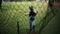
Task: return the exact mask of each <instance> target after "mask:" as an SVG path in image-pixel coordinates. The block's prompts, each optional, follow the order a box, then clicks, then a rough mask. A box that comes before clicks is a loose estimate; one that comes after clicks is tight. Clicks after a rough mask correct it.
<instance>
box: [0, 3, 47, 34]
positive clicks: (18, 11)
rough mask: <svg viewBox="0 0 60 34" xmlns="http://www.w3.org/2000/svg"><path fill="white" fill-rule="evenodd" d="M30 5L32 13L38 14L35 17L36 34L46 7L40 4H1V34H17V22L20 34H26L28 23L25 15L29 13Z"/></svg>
mask: <svg viewBox="0 0 60 34" xmlns="http://www.w3.org/2000/svg"><path fill="white" fill-rule="evenodd" d="M30 5H33V6H34V11H37V10H38V12H39V13H38V14H37V16H36V17H35V26H36V32H38V31H39V26H38V24H40V21H41V20H42V19H43V17H44V16H45V14H46V11H47V7H44V6H43V4H42V3H41V2H3V3H2V9H1V11H0V27H1V28H0V32H1V34H17V22H19V31H20V33H21V34H27V32H28V31H29V23H28V16H25V13H27V12H29V6H30Z"/></svg>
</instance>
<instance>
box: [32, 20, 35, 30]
mask: <svg viewBox="0 0 60 34" xmlns="http://www.w3.org/2000/svg"><path fill="white" fill-rule="evenodd" d="M32 29H35V20H33V22H32Z"/></svg>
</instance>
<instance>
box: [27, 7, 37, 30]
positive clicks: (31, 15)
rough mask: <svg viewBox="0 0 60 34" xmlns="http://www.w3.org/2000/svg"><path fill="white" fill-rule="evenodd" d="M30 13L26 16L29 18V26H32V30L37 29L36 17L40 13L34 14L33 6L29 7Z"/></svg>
mask: <svg viewBox="0 0 60 34" xmlns="http://www.w3.org/2000/svg"><path fill="white" fill-rule="evenodd" d="M29 9H30V12H29V13H27V14H26V16H27V15H28V16H29V25H30V30H32V29H35V22H34V21H35V16H36V14H37V13H38V11H37V12H34V10H33V6H29Z"/></svg>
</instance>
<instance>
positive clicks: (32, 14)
mask: <svg viewBox="0 0 60 34" xmlns="http://www.w3.org/2000/svg"><path fill="white" fill-rule="evenodd" d="M35 16H36V13H35V12H33V11H32V12H30V13H29V17H30V20H34V19H35Z"/></svg>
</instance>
